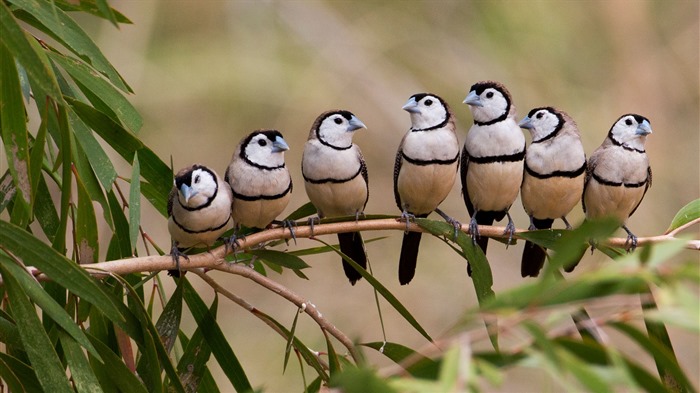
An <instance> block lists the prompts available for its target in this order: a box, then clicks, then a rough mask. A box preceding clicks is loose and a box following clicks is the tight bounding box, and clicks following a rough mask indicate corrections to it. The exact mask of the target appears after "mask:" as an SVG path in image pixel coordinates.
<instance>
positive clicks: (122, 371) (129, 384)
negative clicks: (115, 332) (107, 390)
mask: <svg viewBox="0 0 700 393" xmlns="http://www.w3.org/2000/svg"><path fill="white" fill-rule="evenodd" d="M88 338H89V339H90V341H91V342H92V344H93V345H94V346H95V348H96V349H97V351H98V352H99V353H100V356H101V357H102V359H104V364H102V363H101V362H99V361H97V360H96V359H94V358H92V357H91V358H90V363H91V364H92V365H93V368H103V369H104V371H105V372H104V373H102V374H98V376H99V375H103V376H104V377H105V378H108V379H109V381H110V382H111V383H112V384H113V385H115V386H116V387H117V388H119V391H122V392H130V393H146V392H147V390H146V387H145V386H144V385H143V383H142V382H141V381H140V380H139V378H138V377H137V376H136V375H134V374H133V373H132V372H131V370H129V369H128V368H127V367H126V365H125V364H124V361H123V360H122V359H121V358H120V357H119V356H117V354H115V353H114V352H113V351H112V350H111V349H110V348H109V347H108V346H107V345H105V344H104V343H103V342H102V341H100V340H98V339H97V338H95V337H94V336H92V335H90V334H88ZM105 382H106V381H105ZM105 382H103V383H102V385H103V386H104V385H105V384H106V383H105Z"/></svg>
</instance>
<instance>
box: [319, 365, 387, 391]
mask: <svg viewBox="0 0 700 393" xmlns="http://www.w3.org/2000/svg"><path fill="white" fill-rule="evenodd" d="M330 386H331V387H333V388H340V390H341V391H342V392H344V393H366V392H372V393H396V392H397V391H396V390H394V389H393V388H392V387H391V386H390V385H389V383H388V381H387V380H386V379H382V378H379V376H378V375H377V374H376V372H374V371H372V370H367V369H362V368H357V367H349V368H348V369H346V370H345V371H343V372H342V373H340V374H337V375H334V376H333V378H331V383H330Z"/></svg>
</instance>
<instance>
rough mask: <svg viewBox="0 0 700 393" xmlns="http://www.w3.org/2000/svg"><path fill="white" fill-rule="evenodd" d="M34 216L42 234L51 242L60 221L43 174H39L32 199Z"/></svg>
mask: <svg viewBox="0 0 700 393" xmlns="http://www.w3.org/2000/svg"><path fill="white" fill-rule="evenodd" d="M34 217H35V218H36V219H37V221H39V225H41V229H42V230H43V231H44V235H46V237H47V238H48V239H49V241H50V242H51V243H53V242H54V239H55V237H56V233H57V232H58V228H59V227H60V226H61V221H60V219H59V218H58V213H57V212H56V206H55V205H54V202H53V200H52V199H51V193H50V192H49V188H48V186H47V185H46V181H45V180H44V177H43V176H39V187H38V188H37V194H36V199H35V200H34Z"/></svg>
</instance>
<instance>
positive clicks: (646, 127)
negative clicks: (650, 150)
mask: <svg viewBox="0 0 700 393" xmlns="http://www.w3.org/2000/svg"><path fill="white" fill-rule="evenodd" d="M635 134H637V135H649V134H651V124H649V122H648V121H646V120H644V121H642V124H640V125H638V126H637V131H636V132H635Z"/></svg>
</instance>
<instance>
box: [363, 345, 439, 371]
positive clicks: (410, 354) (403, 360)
mask: <svg viewBox="0 0 700 393" xmlns="http://www.w3.org/2000/svg"><path fill="white" fill-rule="evenodd" d="M362 345H364V346H366V347H369V348H373V349H376V350H377V351H381V353H382V354H383V355H384V356H386V357H388V358H389V359H391V360H392V361H394V362H395V363H396V364H398V365H400V366H401V367H403V368H404V369H405V370H406V371H408V373H409V374H411V375H412V376H414V377H416V378H424V379H432V380H434V379H436V378H437V376H438V373H439V371H440V362H439V361H435V360H433V359H430V358H427V357H425V356H423V355H421V354H420V353H418V352H416V351H414V350H412V349H411V348H408V347H406V346H403V345H401V344H397V343H389V342H387V343H382V342H372V343H364V344H362Z"/></svg>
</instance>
